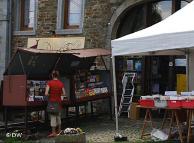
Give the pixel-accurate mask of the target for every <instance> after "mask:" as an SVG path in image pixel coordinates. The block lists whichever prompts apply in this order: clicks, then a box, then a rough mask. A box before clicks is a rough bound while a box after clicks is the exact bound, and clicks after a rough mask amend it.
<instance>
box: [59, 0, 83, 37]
mask: <svg viewBox="0 0 194 143" xmlns="http://www.w3.org/2000/svg"><path fill="white" fill-rule="evenodd" d="M83 10H84V0H58V12H57V30H56V33H57V34H76V33H77V34H79V33H81V32H82V25H83Z"/></svg>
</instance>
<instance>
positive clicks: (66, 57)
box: [4, 48, 111, 77]
mask: <svg viewBox="0 0 194 143" xmlns="http://www.w3.org/2000/svg"><path fill="white" fill-rule="evenodd" d="M110 54H111V52H110V50H106V49H82V50H67V51H49V50H38V49H30V48H18V49H17V51H16V53H15V55H14V56H13V58H12V60H11V62H10V64H9V65H8V67H7V68H6V70H5V73H4V74H5V75H9V74H11V75H12V74H13V75H18V74H27V75H28V76H29V77H48V75H49V74H50V73H51V71H52V70H53V69H57V70H59V71H60V73H63V74H72V73H73V72H74V71H76V70H77V69H89V68H90V67H91V65H92V64H93V62H94V60H95V58H96V57H97V56H106V55H110Z"/></svg>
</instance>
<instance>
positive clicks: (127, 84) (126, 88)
mask: <svg viewBox="0 0 194 143" xmlns="http://www.w3.org/2000/svg"><path fill="white" fill-rule="evenodd" d="M135 75H136V73H124V75H123V79H122V84H123V91H122V96H121V100H120V106H119V110H118V116H120V115H121V113H124V112H125V113H129V110H130V107H131V103H132V98H133V95H134V83H133V82H134V79H135Z"/></svg>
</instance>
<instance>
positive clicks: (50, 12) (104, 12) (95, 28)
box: [12, 0, 124, 51]
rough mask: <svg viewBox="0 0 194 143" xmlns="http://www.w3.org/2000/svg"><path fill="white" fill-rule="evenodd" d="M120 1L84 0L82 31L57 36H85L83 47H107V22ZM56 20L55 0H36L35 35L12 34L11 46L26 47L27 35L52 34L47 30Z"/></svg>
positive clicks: (52, 27) (48, 35)
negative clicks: (77, 33)
mask: <svg viewBox="0 0 194 143" xmlns="http://www.w3.org/2000/svg"><path fill="white" fill-rule="evenodd" d="M122 1H124V0H85V10H84V25H83V33H82V34H79V35H73V34H72V35H57V36H59V37H66V36H85V38H86V41H85V48H104V47H107V46H106V38H107V30H108V23H109V21H110V18H111V16H112V13H113V12H114V11H113V9H114V7H116V6H118V5H120V3H122ZM56 20H57V0H38V17H37V30H36V35H34V36H13V39H12V48H13V49H14V48H15V47H26V46H27V38H28V37H51V36H52V35H51V33H49V31H50V30H52V31H54V30H55V29H56ZM13 23H14V21H13ZM13 27H14V25H13ZM108 48H110V47H108ZM13 51H14V50H13Z"/></svg>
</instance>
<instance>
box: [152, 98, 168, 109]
mask: <svg viewBox="0 0 194 143" xmlns="http://www.w3.org/2000/svg"><path fill="white" fill-rule="evenodd" d="M154 106H155V107H158V108H165V107H167V101H166V100H158V99H154Z"/></svg>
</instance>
